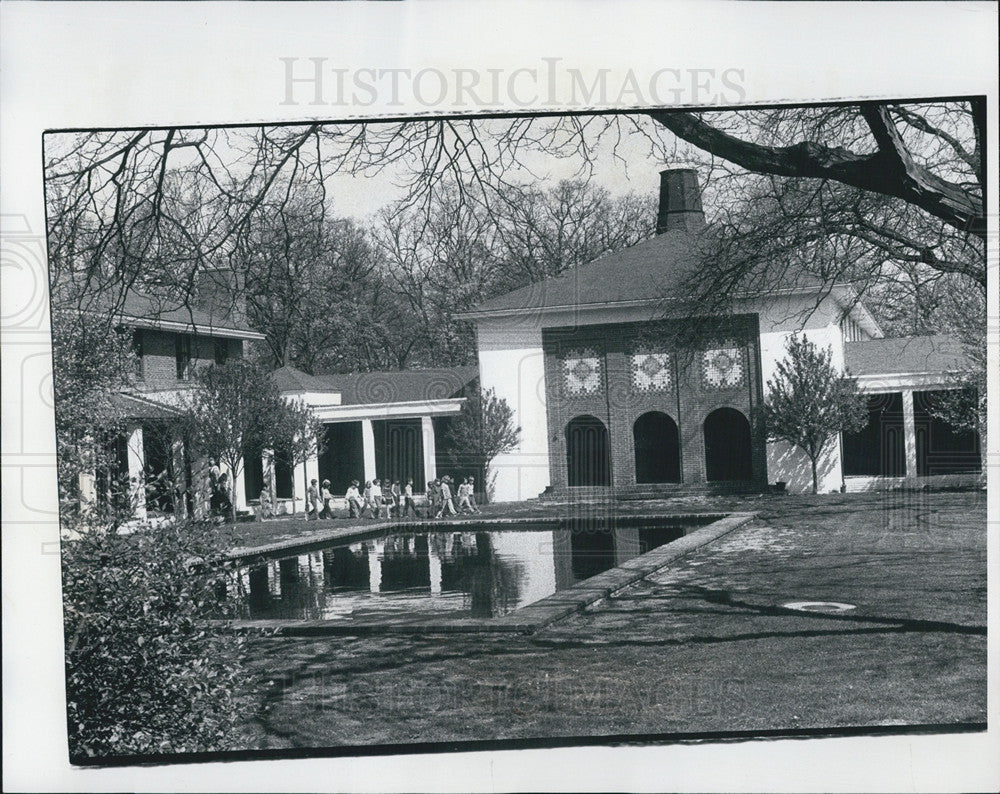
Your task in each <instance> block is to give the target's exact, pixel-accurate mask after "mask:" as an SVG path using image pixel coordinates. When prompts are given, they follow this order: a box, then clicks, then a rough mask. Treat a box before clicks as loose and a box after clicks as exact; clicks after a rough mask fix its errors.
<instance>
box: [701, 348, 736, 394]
mask: <svg viewBox="0 0 1000 794" xmlns="http://www.w3.org/2000/svg"><path fill="white" fill-rule="evenodd" d="M730 344H732V345H734V346H732V347H730V346H728V345H727V346H725V347H719V348H716V349H714V350H706V351H705V353H704V354H703V356H702V373H703V375H704V377H705V385H706V386H707V387H708V388H710V389H731V388H733V387H734V386H742V385H743V383H744V379H745V377H746V366H745V363H744V361H743V350H742V349H741V348H739V347H736V346H735V343H730Z"/></svg>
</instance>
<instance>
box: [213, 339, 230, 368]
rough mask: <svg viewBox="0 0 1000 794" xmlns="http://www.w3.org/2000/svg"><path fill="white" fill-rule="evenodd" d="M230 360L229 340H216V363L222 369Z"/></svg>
mask: <svg viewBox="0 0 1000 794" xmlns="http://www.w3.org/2000/svg"><path fill="white" fill-rule="evenodd" d="M228 359H229V340H228V339H216V340H215V363H216V364H217V365H219V366H220V367H221V366H222V365H223V364H225V363H226V361H227V360H228Z"/></svg>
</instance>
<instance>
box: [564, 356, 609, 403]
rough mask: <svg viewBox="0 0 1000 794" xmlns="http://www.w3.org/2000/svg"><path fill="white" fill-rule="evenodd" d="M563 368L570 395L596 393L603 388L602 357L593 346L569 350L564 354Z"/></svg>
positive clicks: (567, 390)
mask: <svg viewBox="0 0 1000 794" xmlns="http://www.w3.org/2000/svg"><path fill="white" fill-rule="evenodd" d="M562 368H563V383H564V384H565V387H566V394H568V395H569V396H571V397H576V396H579V395H583V394H596V393H597V392H599V391H600V390H601V357H600V356H599V355H598V354H597V352H596V351H595V350H593V349H592V348H589V347H583V348H577V349H575V350H567V351H566V352H565V353H564V354H563V360H562Z"/></svg>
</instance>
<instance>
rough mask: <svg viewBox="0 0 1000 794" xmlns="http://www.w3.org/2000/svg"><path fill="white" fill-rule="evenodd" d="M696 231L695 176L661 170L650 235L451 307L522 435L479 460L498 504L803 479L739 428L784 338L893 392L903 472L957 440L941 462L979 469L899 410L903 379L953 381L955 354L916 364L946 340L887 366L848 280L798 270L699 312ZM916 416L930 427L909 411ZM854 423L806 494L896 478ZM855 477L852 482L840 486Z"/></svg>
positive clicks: (747, 420) (806, 482)
mask: <svg viewBox="0 0 1000 794" xmlns="http://www.w3.org/2000/svg"><path fill="white" fill-rule="evenodd" d="M712 234H713V230H712V229H711V228H707V227H706V226H705V221H704V215H703V213H702V208H701V201H700V197H699V195H698V189H697V177H696V175H695V173H694V172H693V171H691V170H689V169H676V170H668V171H664V172H663V174H662V175H661V191H660V205H659V212H658V218H657V235H656V236H655V237H654V238H652V239H650V240H647V241H645V242H642V243H639V244H637V245H635V246H632V247H630V248H628V249H625V250H623V251H618V252H613V253H608V254H605V255H604V256H602V257H600V258H598V259H596V260H594V261H593V262H591V263H589V264H586V265H583V266H580V267H578V268H575V269H574V270H572V271H569V272H567V273H564V274H561V275H559V276H555V277H553V278H550V279H547V280H545V281H542V282H539V283H537V284H533V285H530V286H528V287H524V288H522V289H519V290H515V291H514V292H512V293H508V294H507V295H502V296H500V297H498V298H495V299H492V300H490V301H487V302H486V303H484V304H482V305H480V306H478V307H477V308H476V310H475V311H473V312H469V313H468V314H466V315H464V316H463V317H464V319H468V320H471V321H472V322H474V323H475V326H476V334H477V346H478V355H479V368H480V374H481V380H482V386H483V388H493V389H495V390H496V392H497V394H498V395H499V396H501V397H503V398H505V399H506V400H507V402H508V403H509V404H510V405H511V407H512V408H513V409H514V411H515V421H516V423H517V424H518V425H520V426H521V428H522V433H521V442H520V445H519V447H518V449H517V450H515V451H514V452H512V453H509V454H507V455H502V456H500V457H499V458H498V459H497V460H495V461H494V466H493V468H494V473H495V476H496V497H497V499H500V500H521V499H527V498H533V497H536V496H538V495H539V493H541V492H543V491H545V490H547V489H549V490H553V489H554V490H562V489H565V488H574V487H583V486H586V487H594V486H598V487H600V486H607V487H612V488H615V489H618V490H620V489H630V488H631V489H637V490H642V489H643V488H649V487H651V486H652V487H655V489H656V490H661V491H666V492H670V491H671V490H675V491H679V490H682V489H685V488H690V487H692V486H693V487H696V488H702V489H705V490H711V489H712V488H713V487H720V486H713V485H712V484H713V483H719V484H725V485H726V486H727V487H730V488H740V487H746V488H764V487H766V486H768V485H771V484H774V483H778V482H780V483H784V484H785V487H787V488H788V489H789V490H791V491H804V490H807V489H809V488H811V484H812V477H811V467H810V465H809V461H808V459H807V457H806V456H805V454H804V453H803V452H802V451H801V450H798V449H796V448H794V447H791V446H790V445H788V444H786V443H784V442H769V441H768V440H767V439H766V437H765V436H764V435H763V432H762V431H761V429H760V428H759V427H758V424H757V423H756V422H755V421H754V418H755V415H756V411H757V408H758V407H759V406H760V404H761V403H762V401H763V400H764V399H765V398H766V389H767V383H768V381H769V380H770V379H771V378H772V377H773V376H774V374H775V371H776V366H777V363H778V362H779V361H781V360H782V359H783V358H784V357H785V352H786V344H787V341H788V339H789V337H790V336H791V335H792V334H798V333H801V334H803V335H804V336H805V337H806V338H808V339H809V340H810V341H812V342H813V343H815V344H817V345H818V346H820V347H822V348H829V350H830V351H831V354H832V362H833V365H834V366H835V367H837V368H839V369H841V370H843V369H845V368H846V369H848V370H849V371H851V372H853V373H854V374H857V375H859V376H860V377H859V385H860V388H861V389H862V390H863V391H866V392H869V393H871V394H873V395H876V394H882V393H885V392H892V391H898V390H899V389H901V388H902V389H903V391H902V396H901V401H902V403H903V408H904V410H901V411H900V415H901V419H900V433H899V443H900V444H902V445H903V446H902V448H903V449H904V450H905V455H904V457H905V458H906V460H904V464H905V463H907V462H908V463H909V467H908V468H906V469H905V474H904V475H903V476H907V477H913V476H917V475H918V473H919V472H922V471H924V470H928V466H927V465H921V464H919V463H918V459H919V458H920V455H918V448H920V445H921V444H923V447H922V449H924V450H925V451H927V452H925V453H924V458H926V454H929V451H930V450H931V448H932V447H934V445H935V444H936V445H937V448H938V449H943V448H956V449H957V448H961V449H962V450H964V452H962V453H961V454H958V457H957V458H956V457H955V455H954V454H953V455H952V457H953V458H955V460H959V459H960V462H957V463H954V464H953V466H954V467H955V468H963V467H964V469H965V470H969V471H975V470H976V469H977V468H978V465H979V464H978V448H977V447H976V444H975V442H974V441H973V440H972V438H971V437H970V436H969V434H965V435H964V436H962V437H961V438H959V437H958V436H956V435H955V434H952V436H948V435H947V434H946V433H945V431H944V430H943V429H942V428H941V427H940V426H939V424H940V423H938V425H935V427H934V429H933V432H932V431H931V430H930V429H928V430H926V432H925V433H924V434H923V436H922V437H923V438H924V439H925V440H924V441H923V442H921V441H918V437H919V435H918V432H917V429H916V424H915V417H916V416H917V414H918V413H919V411H917V409H916V407H915V406H916V405H917V403H914V405H913V406H911V407H910V408H909V409H906V406H907V405H910V403H911V402H912V401H913V394H914V392H913V391H912V388H914V387H916V386H918V385H919V386H921V387H922V388H925V389H928V390H934V389H936V390H942V389H948V388H953V383H954V373H955V372H956V371H957V370H960V369H961V368H962V366H963V363H962V361H961V355H960V354H959V355H958V356H955V355H947V356H931V357H930V358H926V357H925V358H926V360H924V361H923V363H921V362H919V361H918V360H917V359H918V358H919V356H920V355H921V351H922V352H924V353H926V352H927V350H928V349H929V347H930V348H934V346H935V344H936V345H937V346H939V347H940V346H941V345H949V344H950V347H949V350H950V352H951V353H954V351H955V347H956V345H955V343H954V341H953V340H952V342H950V343H949V342H947V341H944V340H941V339H938V340H937V342H930V343H925V342H921V341H920V339H919V338H917V339H916V340H910V350H911V352H912V356H911V357H910V359H909V360H907V363H906V364H905V367H904V368H907V369H910V370H914V372H896V371H895V370H894V367H897V368H898V362H901V361H903V359H901V358H900V357H899V356H898V355H894V353H893V348H892V344H890V343H894V340H883V339H882V338H881V337H882V336H883V334H882V331H881V329H880V328H879V326H878V324H877V322H876V321H875V320H874V318H873V317H872V316H871V314H870V313H869V312H868V311H867V310H866V308H865V306H864V302H863V300H860V299H859V296H858V295H857V294H856V293H855V292H854V290H853V289H852V287H851V286H850V285H846V284H845V285H833V286H832V287H830V286H829V285H824V284H822V283H819V282H818V281H815V280H811V279H810V278H809V277H807V276H804V275H803V276H798V277H788V278H786V280H785V281H783V282H782V283H780V284H774V285H771V286H770V287H769V288H767V289H766V290H760V289H758V290H748V291H746V292H743V293H740V294H738V295H736V296H735V298H734V300H733V301H732V305H731V309H730V311H728V312H727V313H726V314H725V315H720V316H716V317H707V318H706V317H703V316H700V314H699V313H698V307H697V306H692V305H691V304H690V303H688V302H686V301H685V300H684V299H683V295H682V294H681V293H682V291H683V290H684V288H685V284H686V283H687V280H688V279H689V278H691V276H692V275H693V274H696V273H697V268H698V267H699V262H700V261H701V260H700V257H702V256H703V255H704V252H705V251H706V250H707V249H706V245H707V244H708V243H710V242H711V239H712ZM679 327H680V328H682V329H683V330H684V331H685V333H680V334H679V333H678V332H677V331H678V328H679ZM688 331H690V332H688ZM679 340H681V341H679ZM887 345H888V346H887ZM865 351H867V352H865ZM878 351H881V352H878ZM862 362H863V363H862ZM917 370H919V374H917ZM907 378H909V380H907ZM914 378H915V380H914ZM907 386H909V387H911V388H910V390H909V393H910V397H906V394H907ZM879 399H881V400H883V401H884V399H885V398H879ZM925 402H926V401H925ZM920 404H922V403H920ZM873 410H874V409H873ZM915 411H917V413H914V412H915ZM920 415H921V416H923V417H924V419H925V420H926V421H925V422H924V424H925V425H926V426H927V428H930V424H928V422H929V420H928V419H927V417H928V416H930V415H931V414H930V412H929V411H928V410H927V406H926V405H924V413H923V414H920ZM906 416H909V417H910V419H906ZM889 426H890V425H889V424H888V423H887V424H886V428H888V427H889ZM868 432H869V436H864V433H862V434H860V435H859V436H858V437H856V438H855V437H852V438H849V439H847V440H846V447H845V445H844V444H843V443H840V442H839V441H838V443H830V444H828V445H827V448H826V449H825V450H824V454H823V456H822V458H821V460H820V462H819V467H818V469H819V471H818V473H819V487H820V490H821V491H831V490H843V489H846V488H848V487H855V488H861V487H870V486H871V485H872V484H873V483H872V482H871V481H870V477H872V476H874V477H876V478H885V477H887V476H893V475H894V474H895V473H897V472H899V471H903V469H901V468H900V467H899V466H895V467H894V464H893V462H892V456H891V454H889V453H887V452H886V451H885V449H886V446H885V445H886V444H887V443H888V441H887V440H886V439H887V438H889V436H890V435H891V433H889V431H888V430H885V431H883V430H880V429H877V430H875V431H868ZM872 433H874V434H875V435H872ZM959 435H961V434H959ZM972 435H975V434H972ZM893 438H895V437H894V436H893ZM892 443H895V442H892ZM873 445H876V446H877V448H874V447H873ZM869 447H872V449H871V450H868V448H869ZM859 448H860V449H863V450H868V451H865V452H864V453H863V454H862V453H859V452H858V449H859ZM974 448H975V449H974ZM956 454H957V453H956ZM845 455H846V456H847V458H846V460H845ZM862 458H863V459H864V461H865V462H866V463H865V465H866V466H867V467H868V470H870V469H872V465H871V459H875V460H877V464H875V467H874V468H875V471H876V473H875V474H874V475H868V474H865V475H861V474H857V475H855V474H854V473H853V472H854V470H855V461H857V460H860V459H862ZM845 464H846V465H845ZM855 476H856V477H868V478H869V480H864V481H863V480H862V479H857V480H854V481H853V482H849V480H850V479H851V478H852V477H855Z"/></svg>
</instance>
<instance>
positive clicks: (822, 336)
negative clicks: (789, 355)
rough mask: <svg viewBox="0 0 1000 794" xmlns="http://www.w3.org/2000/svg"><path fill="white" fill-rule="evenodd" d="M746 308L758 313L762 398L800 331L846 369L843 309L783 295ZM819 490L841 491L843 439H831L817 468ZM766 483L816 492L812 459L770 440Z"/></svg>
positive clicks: (831, 303)
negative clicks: (790, 343)
mask: <svg viewBox="0 0 1000 794" xmlns="http://www.w3.org/2000/svg"><path fill="white" fill-rule="evenodd" d="M748 310H753V311H757V312H759V314H760V358H761V377H762V379H763V382H764V397H765V399H766V398H767V394H768V381H769V380H770V379H771V378H772V377H773V376H774V374H775V371H776V370H777V365H778V362H779V361H781V360H782V359H783V358H784V357H785V355H786V351H785V345H786V344H787V341H788V339H789V337H791V336H792V335H793V334H795V333H801V334H802V335H803V336H804V337H805V338H807V339H808V340H809V341H810V342H812V343H813V344H815V345H817V346H818V347H829V348H830V349H831V351H832V354H833V365H834V366H835V367H837V368H838V369H840V370H843V368H844V335H843V332H842V330H841V328H840V318H841V308H840V306H838V305H837V304H836V302H835V301H834V300H833V299H832V298H830V297H827V298H825V299H824V300H823V302H822V303H820V305H819V306H816V304H815V298H814V297H810V296H784V297H780V298H772V299H771V300H769V301H768V302H767V303H762V304H761V305H759V306H758V307H754V308H753V309H750V307H748ZM817 473H818V478H817V479H818V488H819V491H820V493H828V492H830V491H839V490H840V486H841V484H842V482H843V477H842V474H841V459H840V440H839V438H836V437H835V438H832V439H831V440H830V441H829V442H828V443H827V446H826V448H825V449H824V450H823V454H822V455H821V456H820V460H819V464H818V467H817ZM767 479H768V482H771V483H775V482H786V483H787V489H788V490H789V491H790V492H792V493H803V492H807V491H810V490H812V467H811V466H810V464H809V457H808V456H807V455H806V454H805V453H804V452H803V451H802V450H800V449H798V448H797V447H793V446H792V445H790V444H788V443H786V442H783V441H779V442H768V444H767Z"/></svg>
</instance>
